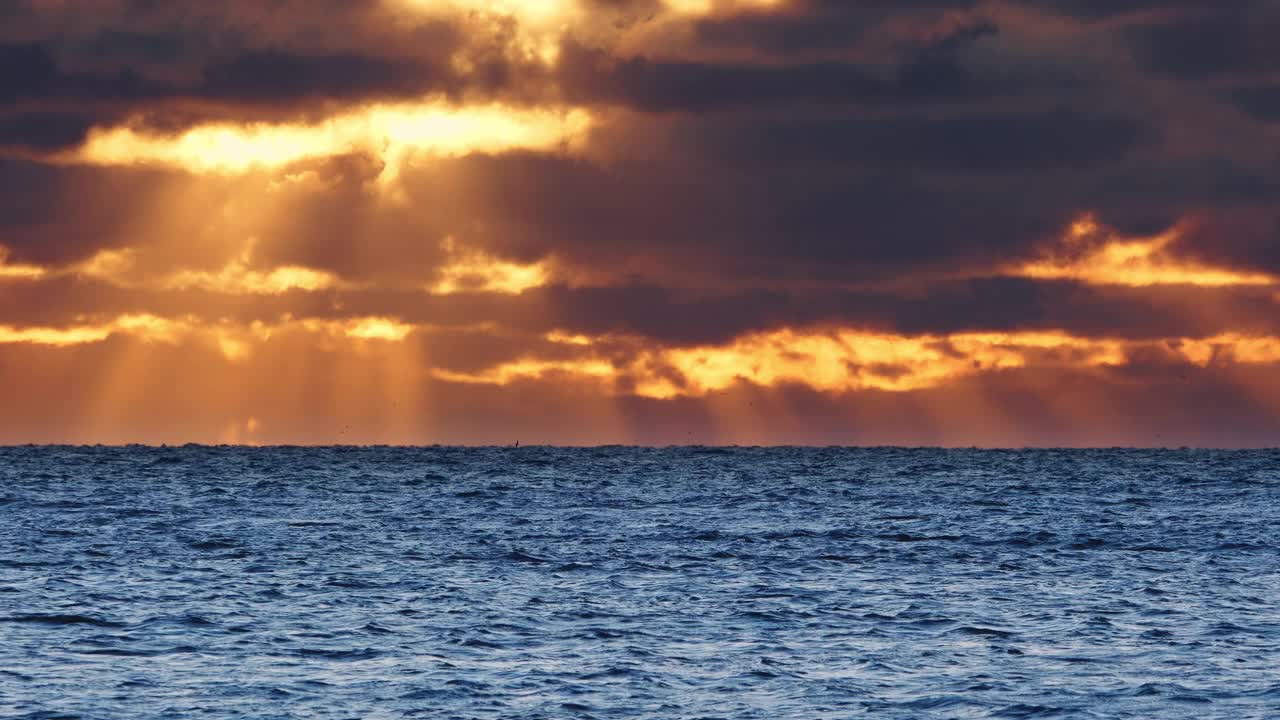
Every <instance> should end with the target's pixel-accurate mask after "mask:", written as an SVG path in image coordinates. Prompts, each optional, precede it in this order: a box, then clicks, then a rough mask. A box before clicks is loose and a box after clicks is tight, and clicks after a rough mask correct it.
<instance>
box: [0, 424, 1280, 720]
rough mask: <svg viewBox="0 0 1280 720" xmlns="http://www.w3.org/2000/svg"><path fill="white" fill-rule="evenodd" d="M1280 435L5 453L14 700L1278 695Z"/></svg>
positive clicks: (1050, 700)
mask: <svg viewBox="0 0 1280 720" xmlns="http://www.w3.org/2000/svg"><path fill="white" fill-rule="evenodd" d="M1277 520H1280V452H1273V451H1265V452H1262V451H1260V452H1217V451H1196V450H1183V451H1173V450H1169V451H1145V450H1083V451H1076V450H1061V451H1058V450H1030V451H986V450H927V449H925V450H919V449H837V448H832V449H821V448H815V449H801V448H668V449H645V448H624V447H606V448H589V449H551V448H539V447H520V448H471V449H468V448H378V447H374V448H341V447H335V448H239V447H219V448H214V447H194V446H189V447H180V448H145V447H122V448H105V447H11V448H3V449H0V548H2V551H0V716H6V717H29V718H176V717H182V718H186V717H204V718H232V717H244V718H292V717H308V718H310V717H315V718H397V717H422V718H433V719H434V718H726V719H735V720H736V719H740V718H769V719H776V718H807V719H812V718H847V717H864V716H865V717H876V718H982V717H994V718H1033V717H1035V718H1040V717H1046V718H1047V717H1054V718H1184V717H1185V718H1280V523H1278V522H1277Z"/></svg>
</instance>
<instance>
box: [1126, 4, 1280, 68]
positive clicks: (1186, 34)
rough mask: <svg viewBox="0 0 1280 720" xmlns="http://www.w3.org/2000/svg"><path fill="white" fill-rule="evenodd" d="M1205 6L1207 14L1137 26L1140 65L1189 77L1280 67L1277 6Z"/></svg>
mask: <svg viewBox="0 0 1280 720" xmlns="http://www.w3.org/2000/svg"><path fill="white" fill-rule="evenodd" d="M1206 5H1207V7H1205V8H1203V9H1202V10H1203V11H1202V12H1198V13H1192V14H1188V15H1184V16H1181V17H1177V18H1174V19H1170V20H1165V21H1159V22H1155V23H1150V24H1143V25H1139V26H1137V27H1135V28H1133V29H1132V30H1131V31H1130V33H1129V36H1130V38H1131V42H1132V43H1133V48H1134V51H1135V54H1136V56H1137V58H1138V60H1139V62H1140V63H1142V65H1144V66H1145V67H1147V68H1150V69H1152V70H1155V71H1158V72H1161V73H1166V74H1169V75H1174V76H1177V77H1182V78H1188V79H1197V78H1208V77H1212V76H1215V75H1221V74H1226V73H1239V72H1244V73H1264V72H1270V71H1274V70H1276V69H1278V68H1280V51H1278V50H1277V48H1276V45H1275V41H1274V38H1275V37H1276V35H1277V33H1280V11H1277V9H1276V8H1275V6H1274V5H1268V4H1264V3H1258V2H1224V3H1221V4H1219V3H1212V4H1206Z"/></svg>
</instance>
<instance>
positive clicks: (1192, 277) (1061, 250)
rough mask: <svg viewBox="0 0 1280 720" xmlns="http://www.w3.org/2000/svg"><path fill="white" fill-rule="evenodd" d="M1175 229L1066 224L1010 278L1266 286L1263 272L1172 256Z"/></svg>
mask: <svg viewBox="0 0 1280 720" xmlns="http://www.w3.org/2000/svg"><path fill="white" fill-rule="evenodd" d="M1180 232H1181V230H1180V229H1179V228H1174V229H1173V230H1170V231H1169V232H1167V233H1164V234H1162V235H1157V236H1156V237H1152V238H1125V237H1120V236H1118V235H1116V234H1114V233H1110V232H1108V231H1106V230H1105V229H1104V228H1102V227H1101V226H1100V225H1099V224H1098V223H1097V221H1096V220H1095V219H1094V218H1093V217H1092V216H1085V217H1083V218H1081V219H1079V220H1077V221H1076V222H1074V223H1073V224H1072V225H1071V228H1070V230H1069V231H1068V232H1067V234H1066V236H1065V237H1064V238H1063V242H1062V244H1061V245H1060V246H1059V247H1057V248H1054V249H1053V250H1052V251H1051V252H1049V253H1048V254H1046V255H1045V256H1044V257H1042V258H1041V259H1039V260H1035V261H1033V262H1029V263H1025V264H1023V265H1020V266H1017V267H1015V268H1012V270H1011V272H1012V274H1014V275H1018V276H1021V277H1029V278H1037V279H1045V280H1079V281H1081V282H1086V283H1092V284H1096V285H1129V286H1135V287H1145V286H1150V285H1200V286H1206V287H1225V286H1231V285H1271V284H1274V283H1276V282H1278V279H1277V278H1276V277H1274V276H1271V275H1266V274H1263V273H1246V272H1236V271H1233V270H1227V269H1223V268H1215V267H1210V266H1207V265H1203V264H1199V263H1196V262H1194V261H1191V260H1187V259H1184V258H1178V257H1175V256H1174V255H1173V254H1172V253H1171V252H1170V249H1169V246H1170V245H1171V244H1172V243H1173V242H1175V241H1176V240H1177V239H1178V236H1179V233H1180Z"/></svg>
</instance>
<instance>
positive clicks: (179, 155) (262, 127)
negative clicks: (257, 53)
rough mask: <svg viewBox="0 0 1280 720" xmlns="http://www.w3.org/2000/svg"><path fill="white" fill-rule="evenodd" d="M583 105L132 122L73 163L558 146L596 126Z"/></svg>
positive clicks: (222, 168) (196, 167)
mask: <svg viewBox="0 0 1280 720" xmlns="http://www.w3.org/2000/svg"><path fill="white" fill-rule="evenodd" d="M590 124H591V116H590V115H589V114H588V113H587V112H586V111H584V110H578V109H572V108H559V109H547V108H542V109H536V110H535V109H518V108H509V107H505V106H502V105H484V106H467V107H453V106H449V105H446V104H443V103H428V104H421V105H411V104H401V105H378V106H372V107H368V108H364V109H360V110H356V111H352V112H348V113H344V114H341V115H336V116H333V117H330V118H328V119H327V120H324V121H322V122H319V123H315V124H310V125H304V124H270V123H242V124H234V123H215V124H207V125H199V126H196V127H192V128H190V129H188V130H185V131H183V132H181V133H178V134H176V135H164V134H159V133H150V132H145V131H140V130H136V129H134V128H132V127H128V126H124V127H115V128H109V129H96V130H94V131H92V132H91V133H90V134H89V137H88V139H87V140H86V142H85V144H84V145H83V146H82V147H80V148H79V149H78V150H76V151H74V152H73V153H71V154H70V155H67V156H65V157H63V158H62V159H63V160H64V161H68V162H83V163H88V164H94V165H146V164H155V165H164V166H169V167H175V168H180V169H184V170H188V171H190V172H196V173H245V172H250V171H253V170H258V169H273V168H281V167H285V166H288V165H291V164H293V163H297V162H300V161H303V160H308V159H313V158H323V157H332V156H336V155H343V154H348V153H356V152H364V153H370V154H374V155H377V156H379V157H381V158H383V159H384V160H386V161H387V162H389V163H392V164H395V163H399V162H401V161H402V160H403V159H404V158H405V157H406V156H408V155H410V154H412V153H415V152H421V153H427V154H432V155H438V156H456V155H465V154H468V153H473V152H500V151H504V150H512V149H547V148H554V147H557V146H559V145H562V144H563V143H566V142H569V141H571V140H573V139H574V138H577V137H580V136H581V135H582V134H583V133H584V132H585V131H586V130H587V128H588V127H589V126H590Z"/></svg>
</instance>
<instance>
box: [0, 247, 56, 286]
mask: <svg viewBox="0 0 1280 720" xmlns="http://www.w3.org/2000/svg"><path fill="white" fill-rule="evenodd" d="M8 258H9V249H8V248H6V247H5V246H3V245H0V280H38V279H40V278H42V277H44V276H45V274H46V272H48V271H47V270H45V269H44V268H42V267H40V266H38V265H10V264H9V263H8V262H7V261H8Z"/></svg>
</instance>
